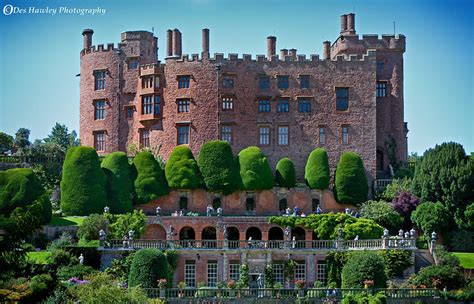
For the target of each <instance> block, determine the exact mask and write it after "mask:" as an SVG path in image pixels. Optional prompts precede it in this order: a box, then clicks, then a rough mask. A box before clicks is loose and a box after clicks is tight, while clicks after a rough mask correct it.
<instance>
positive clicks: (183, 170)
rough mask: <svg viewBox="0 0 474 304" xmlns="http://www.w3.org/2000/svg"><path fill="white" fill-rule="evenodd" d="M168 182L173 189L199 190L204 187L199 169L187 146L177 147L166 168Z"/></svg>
mask: <svg viewBox="0 0 474 304" xmlns="http://www.w3.org/2000/svg"><path fill="white" fill-rule="evenodd" d="M165 175H166V180H167V181H168V185H169V186H170V187H171V188H175V189H197V188H199V187H200V186H201V185H202V177H201V173H200V172H199V167H198V165H197V162H196V160H195V159H194V156H193V152H192V151H191V149H189V148H188V147H187V146H177V147H176V148H174V150H173V152H171V155H170V157H169V159H168V162H167V163H166V167H165Z"/></svg>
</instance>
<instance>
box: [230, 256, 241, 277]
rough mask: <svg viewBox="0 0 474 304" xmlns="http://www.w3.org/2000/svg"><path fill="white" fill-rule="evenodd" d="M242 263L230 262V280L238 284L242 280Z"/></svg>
mask: <svg viewBox="0 0 474 304" xmlns="http://www.w3.org/2000/svg"><path fill="white" fill-rule="evenodd" d="M240 267H241V266H240V262H239V261H230V263H229V279H230V280H234V281H235V282H237V281H238V280H239V278H240Z"/></svg>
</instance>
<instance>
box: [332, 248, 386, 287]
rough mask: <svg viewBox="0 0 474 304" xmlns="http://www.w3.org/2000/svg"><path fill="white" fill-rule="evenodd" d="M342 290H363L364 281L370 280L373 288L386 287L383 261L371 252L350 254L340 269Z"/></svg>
mask: <svg viewBox="0 0 474 304" xmlns="http://www.w3.org/2000/svg"><path fill="white" fill-rule="evenodd" d="M341 278H342V285H341V286H342V288H364V281H365V280H372V281H373V283H374V284H373V287H374V288H386V287H387V274H386V273H385V263H384V259H383V258H382V257H381V256H380V255H379V254H377V253H376V252H372V251H359V252H354V253H352V254H351V255H350V256H349V258H348V259H347V262H346V264H345V265H344V267H343V268H342V274H341Z"/></svg>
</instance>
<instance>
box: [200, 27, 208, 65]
mask: <svg viewBox="0 0 474 304" xmlns="http://www.w3.org/2000/svg"><path fill="white" fill-rule="evenodd" d="M201 57H202V58H209V29H207V28H205V29H202V54H201Z"/></svg>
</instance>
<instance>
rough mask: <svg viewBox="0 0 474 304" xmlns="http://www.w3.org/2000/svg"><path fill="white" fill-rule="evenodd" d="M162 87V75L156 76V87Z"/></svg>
mask: <svg viewBox="0 0 474 304" xmlns="http://www.w3.org/2000/svg"><path fill="white" fill-rule="evenodd" d="M159 87H160V76H155V88H159Z"/></svg>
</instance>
